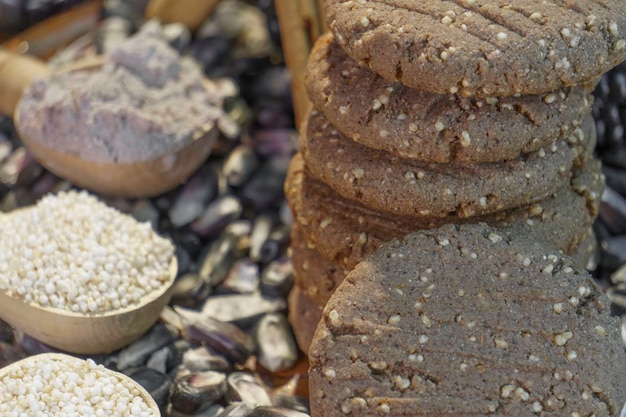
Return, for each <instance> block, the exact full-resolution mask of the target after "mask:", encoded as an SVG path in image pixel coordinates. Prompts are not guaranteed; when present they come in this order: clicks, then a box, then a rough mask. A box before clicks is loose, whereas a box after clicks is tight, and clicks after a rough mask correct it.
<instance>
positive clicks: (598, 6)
mask: <svg viewBox="0 0 626 417" xmlns="http://www.w3.org/2000/svg"><path fill="white" fill-rule="evenodd" d="M325 6H326V12H327V15H328V19H327V20H328V22H329V27H330V30H331V31H332V32H333V33H334V34H335V36H336V37H337V41H338V42H339V44H340V45H341V46H342V48H343V49H344V50H345V51H346V53H347V54H348V55H350V57H352V59H354V60H355V61H357V62H359V63H361V64H364V65H366V66H368V67H370V68H371V69H373V70H374V71H376V72H377V73H378V74H380V75H381V76H383V77H384V78H386V79H388V80H393V81H401V82H402V83H403V84H405V85H407V86H410V87H414V88H417V89H420V90H423V91H429V92H433V93H439V94H444V93H457V92H458V93H461V94H462V95H464V96H483V97H486V96H511V95H516V94H542V93H546V92H548V91H553V90H556V89H559V88H561V87H563V86H571V85H574V84H581V83H584V82H588V81H592V80H593V79H595V78H598V77H600V76H601V75H602V74H603V73H604V72H607V71H608V70H610V69H611V68H612V67H614V66H616V65H618V64H619V63H620V62H621V61H623V60H624V59H626V32H625V28H626V2H624V1H622V0H607V1H585V0H571V1H563V0H558V1H557V0H554V1H540V0H520V1H515V2H511V1H509V0H489V1H486V0H456V1H454V2H450V1H440V0H382V1H378V0H377V1H369V0H325Z"/></svg>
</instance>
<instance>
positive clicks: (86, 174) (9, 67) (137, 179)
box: [0, 50, 218, 198]
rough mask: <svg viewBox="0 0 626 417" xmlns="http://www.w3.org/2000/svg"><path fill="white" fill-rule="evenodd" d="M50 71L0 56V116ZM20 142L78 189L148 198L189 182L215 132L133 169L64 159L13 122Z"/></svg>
mask: <svg viewBox="0 0 626 417" xmlns="http://www.w3.org/2000/svg"><path fill="white" fill-rule="evenodd" d="M102 62H103V59H102V58H100V57H98V58H95V59H94V58H91V59H89V58H88V59H86V60H85V61H84V62H78V63H76V64H73V65H71V66H68V67H67V68H64V69H62V71H80V70H85V69H88V68H91V69H93V68H96V67H98V66H99V65H102ZM49 74H50V69H49V68H48V67H47V65H46V64H45V63H44V62H42V61H40V60H38V59H36V58H33V57H28V56H25V55H17V54H13V53H10V52H6V51H2V50H0V112H2V113H4V114H7V115H14V114H15V113H16V110H17V108H18V106H19V100H20V97H21V95H22V91H23V90H24V88H26V87H27V86H28V85H30V83H31V82H32V81H33V80H34V79H36V78H41V77H47V76H49ZM14 121H15V123H16V129H17V132H18V133H19V135H20V138H21V140H22V142H23V143H24V145H26V147H27V148H28V150H29V151H30V152H31V153H32V155H33V156H34V157H35V159H37V161H38V162H39V163H40V164H41V165H43V166H44V167H45V168H47V169H48V170H49V171H51V172H53V173H54V174H56V175H58V176H60V177H62V178H65V179H67V180H69V181H70V182H72V183H73V184H76V185H78V186H80V187H84V188H86V189H88V190H91V191H94V192H97V193H99V194H104V195H115V196H121V197H131V198H136V197H151V196H155V195H158V194H161V193H164V192H166V191H169V190H171V189H173V188H175V187H177V186H178V185H180V184H181V183H183V182H184V181H185V180H186V179H187V178H189V176H191V175H192V174H193V173H194V172H195V171H196V170H197V168H198V167H199V166H200V165H201V164H202V163H203V162H204V161H205V160H206V158H207V157H208V156H209V154H210V153H211V150H212V147H213V143H214V142H215V140H216V138H217V135H218V131H217V128H216V127H215V124H213V123H211V124H207V125H206V126H202V134H200V135H196V136H194V137H192V138H191V139H192V140H191V141H190V142H189V144H188V145H186V146H184V147H182V148H180V149H172V150H171V152H168V153H166V154H163V155H160V156H159V157H157V158H155V159H150V160H145V161H138V162H133V163H98V162H94V161H89V160H84V159H81V158H80V157H77V156H75V155H71V154H67V153H63V152H61V151H60V150H58V149H54V148H50V147H47V146H45V145H43V144H42V143H41V142H39V141H37V140H34V138H29V137H28V136H27V135H25V134H24V133H23V132H22V131H21V129H20V126H19V123H17V117H14Z"/></svg>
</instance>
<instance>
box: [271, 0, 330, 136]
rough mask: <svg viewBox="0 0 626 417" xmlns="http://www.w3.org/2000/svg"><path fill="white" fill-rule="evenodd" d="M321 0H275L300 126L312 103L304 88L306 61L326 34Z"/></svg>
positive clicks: (297, 121) (295, 111)
mask: <svg viewBox="0 0 626 417" xmlns="http://www.w3.org/2000/svg"><path fill="white" fill-rule="evenodd" d="M321 3H322V1H321V0H276V1H275V3H274V5H275V7H276V14H277V15H278V20H279V22H280V34H281V41H282V44H283V52H284V54H285V62H286V64H287V67H288V68H289V71H290V72H291V91H292V96H293V106H294V113H295V118H296V126H297V127H300V124H301V123H302V120H303V119H304V117H305V116H306V113H307V111H308V109H309V106H310V101H309V99H308V97H307V95H306V90H305V88H304V76H305V74H306V64H307V60H308V57H309V53H310V52H311V47H312V46H313V43H314V42H315V40H316V39H317V38H318V37H319V36H320V35H321V34H322V33H324V31H325V30H326V29H325V24H324V17H323V8H322V6H321Z"/></svg>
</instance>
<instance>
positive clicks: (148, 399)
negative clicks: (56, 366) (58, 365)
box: [0, 353, 161, 417]
mask: <svg viewBox="0 0 626 417" xmlns="http://www.w3.org/2000/svg"><path fill="white" fill-rule="evenodd" d="M45 359H52V360H55V361H59V362H62V363H65V364H71V363H73V362H77V361H80V362H82V361H83V359H78V358H75V357H73V356H70V355H64V354H62V353H42V354H39V355H34V356H29V357H27V358H24V359H22V360H20V361H17V362H14V363H12V364H10V365H8V366H5V367H4V368H0V379H2V378H3V377H4V376H6V375H9V374H10V373H11V372H12V371H13V370H16V369H20V368H22V367H23V366H24V365H25V364H36V363H37V362H40V361H42V360H45ZM102 371H103V372H104V373H106V374H107V375H108V376H110V377H113V378H115V379H117V380H118V381H119V382H120V383H123V384H124V385H130V386H133V387H134V388H136V389H137V391H139V395H140V396H141V398H142V399H143V401H144V402H145V403H146V405H147V406H148V407H149V408H150V411H152V413H153V414H154V415H155V416H157V417H160V416H161V412H160V411H159V407H158V406H157V404H156V402H155V401H154V399H153V398H152V396H151V395H150V393H148V391H146V390H145V388H143V387H142V386H141V385H139V384H138V383H137V382H135V381H134V380H133V379H132V378H129V377H127V376H126V375H124V374H122V373H120V372H115V371H112V370H110V369H107V368H104V369H103V370H102ZM70 394H71V393H70ZM42 411H43V410H42Z"/></svg>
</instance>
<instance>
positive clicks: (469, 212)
mask: <svg viewBox="0 0 626 417" xmlns="http://www.w3.org/2000/svg"><path fill="white" fill-rule="evenodd" d="M583 139H585V140H589V139H588V138H587V137H584V136H583ZM577 142H578V139H576V138H572V141H571V142H570V141H564V140H562V141H559V142H555V143H554V144H552V145H550V146H549V147H548V148H546V149H540V150H539V151H537V152H533V153H530V154H526V155H521V156H520V157H518V158H516V159H514V160H510V161H504V162H493V163H461V162H451V163H447V164H439V163H434V162H431V163H428V162H423V161H416V160H413V159H405V158H400V157H397V156H396V155H393V154H391V153H389V152H385V151H378V150H375V149H371V148H367V147H365V146H362V145H359V144H358V143H356V142H354V141H353V140H351V139H350V138H348V137H347V136H345V135H343V134H341V133H340V132H339V131H338V130H336V129H335V128H334V127H333V126H332V124H331V123H330V122H329V121H328V120H327V119H326V118H325V117H324V116H323V115H322V114H321V113H318V112H315V111H313V112H312V113H311V117H310V118H309V120H308V125H307V126H306V127H305V128H303V131H302V132H301V136H300V149H301V152H302V157H303V158H304V161H305V163H306V166H307V168H308V169H309V170H310V171H311V173H313V174H314V175H315V176H316V177H318V178H319V179H321V180H322V181H324V182H325V183H326V184H328V185H329V186H330V187H331V188H333V189H334V190H335V191H336V192H337V193H338V194H340V195H342V196H344V197H345V198H348V199H351V200H354V201H358V202H359V203H361V204H363V205H365V206H367V207H370V208H372V209H375V210H379V211H382V212H386V213H391V214H394V215H402V216H412V217H446V216H449V215H451V214H455V215H457V216H458V217H460V218H464V217H471V216H477V215H481V214H488V213H494V212H497V211H502V210H506V209H509V208H513V207H519V206H521V205H526V204H530V203H532V202H534V201H538V200H541V199H543V198H545V197H547V196H548V195H550V194H552V193H554V192H555V191H556V190H557V189H558V188H560V187H561V186H562V185H563V184H564V183H565V182H566V181H567V180H568V179H569V176H570V170H571V168H572V165H573V163H574V160H575V159H576V157H577V156H578V155H579V154H580V153H581V152H582V148H583V147H584V143H582V144H579V143H577ZM581 145H583V146H581Z"/></svg>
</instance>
